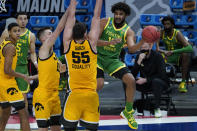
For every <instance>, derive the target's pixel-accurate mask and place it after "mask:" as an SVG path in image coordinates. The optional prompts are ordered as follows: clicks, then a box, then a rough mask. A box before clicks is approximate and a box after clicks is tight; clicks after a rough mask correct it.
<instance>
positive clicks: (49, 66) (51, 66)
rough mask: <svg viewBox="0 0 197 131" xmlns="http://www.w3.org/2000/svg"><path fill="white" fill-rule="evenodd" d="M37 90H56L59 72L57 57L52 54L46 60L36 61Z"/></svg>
mask: <svg viewBox="0 0 197 131" xmlns="http://www.w3.org/2000/svg"><path fill="white" fill-rule="evenodd" d="M38 79H39V85H38V88H45V89H58V87H59V79H60V71H59V62H58V59H57V56H56V55H55V53H54V52H53V53H52V55H51V56H49V58H47V59H44V60H42V59H38Z"/></svg>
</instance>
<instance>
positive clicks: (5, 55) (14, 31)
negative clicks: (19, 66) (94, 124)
mask: <svg viewBox="0 0 197 131" xmlns="http://www.w3.org/2000/svg"><path fill="white" fill-rule="evenodd" d="M8 34H9V37H8V38H6V39H5V40H4V41H3V42H2V43H1V45H0V106H1V108H2V111H1V115H0V131H4V130H5V126H6V123H7V121H8V118H9V116H10V110H11V106H13V107H15V109H16V110H17V111H18V113H19V116H20V122H21V129H22V131H30V126H29V121H28V115H27V112H26V110H25V102H24V97H23V95H22V93H21V92H20V90H19V88H18V86H17V83H16V80H15V78H16V77H19V78H23V79H24V80H25V81H27V82H29V81H30V77H28V76H26V75H24V74H21V73H17V72H15V71H14V70H15V68H16V62H17V55H16V42H17V40H18V39H19V38H20V37H19V36H20V28H19V26H18V24H16V23H11V24H9V25H8Z"/></svg>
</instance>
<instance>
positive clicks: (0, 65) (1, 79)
mask: <svg viewBox="0 0 197 131" xmlns="http://www.w3.org/2000/svg"><path fill="white" fill-rule="evenodd" d="M9 43H11V41H6V40H4V41H3V42H2V43H1V45H0V83H3V84H8V85H13V84H16V80H15V77H13V76H9V75H7V74H5V72H4V64H5V57H4V55H3V48H4V47H5V46H6V45H7V44H9ZM16 62H17V56H16V55H15V56H14V57H13V61H12V70H15V68H16Z"/></svg>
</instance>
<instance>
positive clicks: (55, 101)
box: [49, 91, 62, 131]
mask: <svg viewBox="0 0 197 131" xmlns="http://www.w3.org/2000/svg"><path fill="white" fill-rule="evenodd" d="M58 94H59V92H58V91H54V92H52V93H51V94H50V96H51V99H50V108H51V113H50V114H51V117H50V120H49V123H50V124H49V125H50V128H51V131H60V130H61V124H60V116H61V112H62V110H61V104H60V98H59V96H58Z"/></svg>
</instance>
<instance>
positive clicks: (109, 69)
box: [97, 2, 143, 129]
mask: <svg viewBox="0 0 197 131" xmlns="http://www.w3.org/2000/svg"><path fill="white" fill-rule="evenodd" d="M111 11H112V13H114V17H113V18H104V19H101V27H100V40H99V41H98V44H97V51H98V62H97V64H98V68H97V90H101V89H102V88H103V85H104V72H106V73H108V74H109V75H111V76H114V77H116V78H118V79H121V80H122V81H123V82H124V83H125V85H126V107H125V110H124V111H122V112H121V116H122V117H124V118H126V119H127V120H128V125H129V127H131V128H133V129H137V127H138V125H137V122H136V121H135V119H134V117H133V113H134V111H133V98H134V94H135V80H134V78H133V75H132V74H131V73H130V71H129V69H128V68H127V67H126V66H125V64H124V63H122V62H121V61H120V60H119V55H120V52H121V49H122V48H123V46H124V44H127V46H128V49H129V52H131V53H134V52H135V51H136V50H138V49H139V48H140V46H141V45H142V43H143V40H141V41H140V42H139V43H138V44H135V40H134V39H135V34H134V32H133V31H132V30H131V29H130V27H129V26H128V25H127V24H126V21H125V18H126V17H127V16H129V15H130V7H129V6H128V5H127V4H125V3H123V2H119V3H116V4H114V5H113V6H112V9H111ZM117 38H120V39H121V42H119V43H116V44H113V45H109V42H110V41H111V40H114V39H117ZM104 41H109V42H104Z"/></svg>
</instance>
